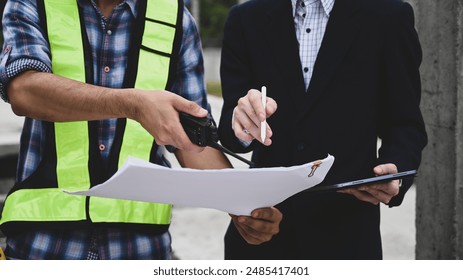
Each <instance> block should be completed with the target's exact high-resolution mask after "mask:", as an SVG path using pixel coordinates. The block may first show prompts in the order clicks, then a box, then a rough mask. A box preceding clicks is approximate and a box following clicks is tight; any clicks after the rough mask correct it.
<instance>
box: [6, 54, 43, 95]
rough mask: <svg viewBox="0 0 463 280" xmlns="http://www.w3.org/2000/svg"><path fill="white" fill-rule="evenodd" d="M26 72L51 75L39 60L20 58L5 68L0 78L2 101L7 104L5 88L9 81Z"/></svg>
mask: <svg viewBox="0 0 463 280" xmlns="http://www.w3.org/2000/svg"><path fill="white" fill-rule="evenodd" d="M28 70H35V71H39V72H47V73H51V69H50V67H49V66H48V65H47V64H45V63H43V62H42V61H40V60H36V59H30V58H21V59H18V60H15V61H13V62H12V63H10V64H9V65H7V66H6V67H5V72H4V74H3V75H1V77H0V95H1V96H2V99H3V100H5V101H6V102H9V99H8V93H7V92H6V88H7V85H8V83H9V82H10V81H11V79H13V78H14V77H16V76H17V75H19V74H21V73H23V72H25V71H28Z"/></svg>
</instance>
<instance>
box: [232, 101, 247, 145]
mask: <svg viewBox="0 0 463 280" xmlns="http://www.w3.org/2000/svg"><path fill="white" fill-rule="evenodd" d="M234 122H235V111H234V110H233V113H232V125H231V128H232V130H235V128H234V127H233V123H234ZM236 139H238V141H239V142H240V144H241V146H243V148H247V147H249V146H250V145H251V143H252V140H251V141H244V140H241V139H240V138H238V137H236Z"/></svg>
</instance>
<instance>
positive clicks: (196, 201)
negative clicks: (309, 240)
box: [68, 155, 334, 215]
mask: <svg viewBox="0 0 463 280" xmlns="http://www.w3.org/2000/svg"><path fill="white" fill-rule="evenodd" d="M333 162H334V157H333V156H331V155H328V156H327V157H326V158H325V159H323V160H321V164H320V165H319V166H318V168H317V169H316V170H315V172H314V173H313V176H310V177H309V176H308V175H309V174H310V173H311V171H312V166H313V165H314V163H315V162H312V163H307V164H304V165H299V166H292V167H274V168H253V169H220V170H194V169H189V168H173V169H171V168H167V167H163V166H159V165H156V164H152V163H149V162H146V161H142V160H139V159H136V158H129V159H128V160H127V161H126V163H125V164H124V165H123V167H122V168H120V169H119V171H118V172H116V174H114V175H113V176H112V177H111V178H110V179H109V180H107V181H106V182H104V183H102V184H100V185H97V186H95V187H93V188H91V189H90V190H88V191H78V192H68V193H70V194H74V195H86V196H99V197H107V198H119V199H128V200H136V201H145V202H157V203H168V204H174V205H182V206H192V207H202V208H213V209H217V210H221V211H224V212H227V213H231V214H235V215H249V214H250V213H251V212H252V210H254V209H256V208H261V207H269V206H274V205H276V204H278V203H280V202H282V201H283V200H285V199H286V198H288V197H290V196H292V195H294V194H296V193H298V192H300V191H302V190H304V189H307V188H310V187H313V186H315V185H317V184H319V183H321V182H322V181H323V179H324V178H325V176H326V174H327V173H328V171H329V170H330V168H331V166H332V165H333Z"/></svg>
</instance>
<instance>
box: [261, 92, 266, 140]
mask: <svg viewBox="0 0 463 280" xmlns="http://www.w3.org/2000/svg"><path fill="white" fill-rule="evenodd" d="M261 92H262V106H264V114H265V116H266V117H267V113H266V110H265V106H266V104H267V88H266V87H265V86H263V87H262V90H261ZM265 138H267V122H266V121H265V120H264V121H263V122H261V123H260V139H261V140H262V143H265Z"/></svg>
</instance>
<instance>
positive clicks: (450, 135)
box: [0, 0, 463, 259]
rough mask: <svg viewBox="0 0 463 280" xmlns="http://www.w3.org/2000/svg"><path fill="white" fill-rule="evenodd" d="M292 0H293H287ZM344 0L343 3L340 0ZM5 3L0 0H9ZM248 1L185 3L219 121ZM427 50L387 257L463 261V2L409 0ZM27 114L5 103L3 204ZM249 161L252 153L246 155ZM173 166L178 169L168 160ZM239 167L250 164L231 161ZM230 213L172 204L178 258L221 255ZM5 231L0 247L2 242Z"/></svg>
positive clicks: (0, 141) (0, 157)
mask: <svg viewBox="0 0 463 280" xmlns="http://www.w3.org/2000/svg"><path fill="white" fill-rule="evenodd" d="M287 1H289V0H287ZM338 1H342V0H338ZM4 2H5V0H1V2H0V4H4ZM242 2H245V1H243V0H242V1H236V0H221V1H216V0H185V4H186V6H187V8H188V9H189V10H190V11H191V13H192V14H193V16H194V18H195V19H196V21H197V24H198V27H199V30H200V34H201V39H202V42H203V48H204V60H205V80H206V85H207V90H208V93H209V101H210V103H211V106H212V113H213V115H214V117H215V119H217V120H218V118H219V117H220V108H221V105H222V100H221V89H220V77H219V65H220V49H221V40H222V29H223V25H224V22H225V20H226V18H227V15H228V11H229V9H230V7H231V6H233V5H235V4H239V3H242ZM408 2H409V3H411V4H412V6H413V7H414V10H415V16H416V19H415V26H416V29H417V31H418V34H419V36H420V40H421V43H422V49H423V63H422V65H421V75H422V102H421V108H422V111H423V115H424V118H425V122H426V128H427V132H428V136H429V144H428V146H427V147H426V149H425V151H424V154H423V162H422V165H421V167H420V170H419V174H418V176H417V178H416V185H415V186H413V187H412V188H411V189H410V191H409V192H408V193H407V195H406V198H405V201H404V203H403V204H402V205H401V206H400V207H395V208H387V207H384V206H382V209H381V219H382V221H381V230H382V234H383V246H384V258H385V259H462V258H463V161H462V153H463V137H462V136H463V135H462V132H463V100H462V99H463V72H462V69H463V57H462V53H463V0H445V1H434V0H419V1H418V0H410V1H408ZM22 122H23V119H22V118H21V117H17V116H15V115H14V114H13V113H12V111H11V108H10V106H9V104H7V103H4V102H0V208H1V207H2V203H3V199H4V197H5V195H6V193H7V192H8V191H9V189H10V188H11V186H12V185H13V183H14V174H15V170H16V157H17V152H18V143H19V137H20V131H21V127H22ZM245 157H248V158H249V155H245ZM170 158H171V161H172V162H173V165H174V166H178V163H176V161H175V159H174V158H173V157H171V156H170ZM230 159H231V161H232V163H233V164H234V166H235V168H246V166H244V165H243V164H241V163H240V162H237V161H236V160H235V159H234V158H230ZM228 222H229V217H228V215H227V214H226V213H223V212H220V211H216V210H212V209H203V208H188V207H174V212H173V222H172V226H171V233H172V236H173V250H174V254H175V256H176V258H179V259H223V236H224V233H225V230H226V227H227V226H228ZM2 242H4V238H2V236H1V233H0V246H3V245H4V244H3V243H2Z"/></svg>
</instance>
